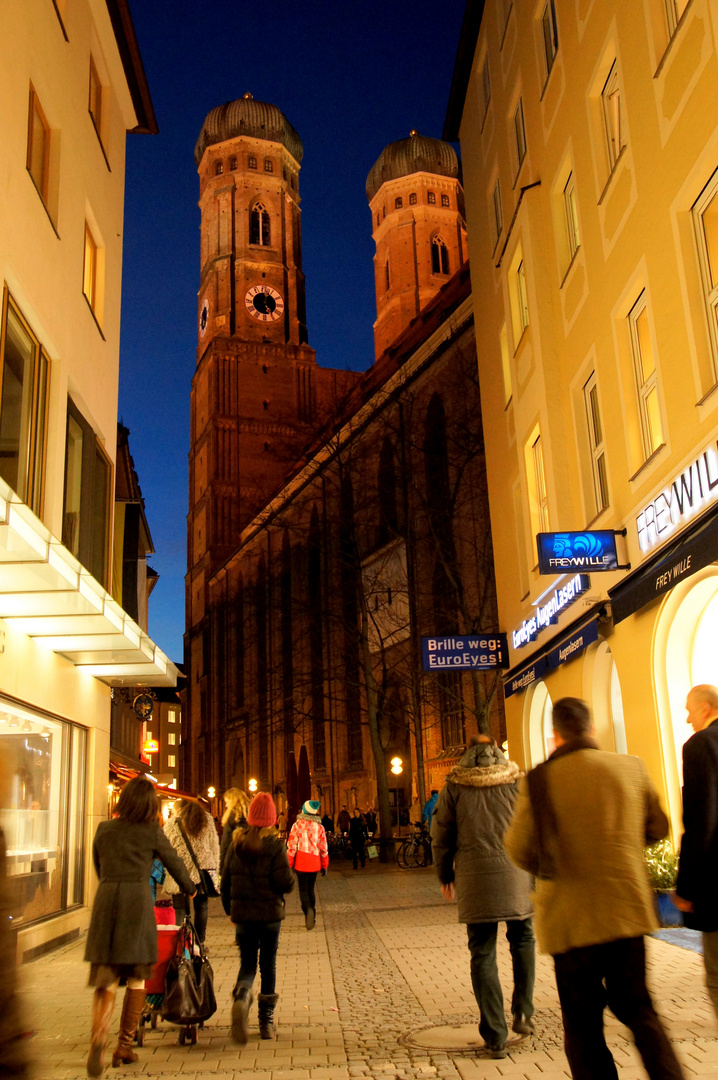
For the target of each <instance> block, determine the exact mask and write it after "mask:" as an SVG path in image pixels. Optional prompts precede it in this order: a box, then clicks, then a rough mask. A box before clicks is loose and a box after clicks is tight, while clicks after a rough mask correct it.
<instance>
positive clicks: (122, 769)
mask: <svg viewBox="0 0 718 1080" xmlns="http://www.w3.org/2000/svg"><path fill="white" fill-rule="evenodd" d="M110 772H111V773H114V774H115V776H116V777H117V779H118V780H124V781H125V783H126V782H127V781H128V780H134V779H135V777H136V776H144V777H145V778H146V779H147V780H149V781H150V782H151V783H153V784H154V785H155V787H156V789H157V794H158V795H167V796H168V797H169V798H170V799H192V800H193V801H196V799H197V796H196V795H192V794H191V793H190V792H189V791H180V790H179V788H173V787H169V786H168V785H167V784H158V783H157V781H156V780H155V778H154V776H153V775H152V773H147V772H143V771H142V764H141V762H139V761H138V762H137V767H136V768H134V769H130V768H128V767H127V766H126V765H123V764H121V762H119V761H116V760H115V759H114V758H113V759H111V760H110Z"/></svg>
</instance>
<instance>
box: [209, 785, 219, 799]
mask: <svg viewBox="0 0 718 1080" xmlns="http://www.w3.org/2000/svg"><path fill="white" fill-rule="evenodd" d="M216 794H217V792H216V790H215V788H213V787H208V788H207V796H208V798H210V799H213V798H214V797H215V795H216Z"/></svg>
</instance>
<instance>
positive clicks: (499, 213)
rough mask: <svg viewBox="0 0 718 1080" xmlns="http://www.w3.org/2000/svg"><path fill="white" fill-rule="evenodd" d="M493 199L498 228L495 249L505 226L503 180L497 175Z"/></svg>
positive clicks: (496, 226) (495, 224)
mask: <svg viewBox="0 0 718 1080" xmlns="http://www.w3.org/2000/svg"><path fill="white" fill-rule="evenodd" d="M491 200H492V202H493V207H494V229H495V230H496V238H495V240H494V249H495V248H496V245H497V244H498V242H499V240H500V239H501V233H502V231H503V228H504V208H503V204H502V202H501V180H500V178H499V177H498V176H497V177H496V183H495V184H494V190H493V192H492V193H491Z"/></svg>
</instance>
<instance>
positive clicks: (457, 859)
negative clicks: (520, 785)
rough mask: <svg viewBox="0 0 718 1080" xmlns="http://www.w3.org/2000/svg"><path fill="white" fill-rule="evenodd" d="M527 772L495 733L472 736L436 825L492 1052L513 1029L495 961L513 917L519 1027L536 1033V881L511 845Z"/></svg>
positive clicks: (440, 859) (438, 853) (435, 844)
mask: <svg viewBox="0 0 718 1080" xmlns="http://www.w3.org/2000/svg"><path fill="white" fill-rule="evenodd" d="M520 775H521V773H520V771H519V768H518V766H517V765H516V764H515V762H513V761H507V760H506V758H505V757H504V755H503V753H502V752H501V750H499V748H498V746H497V745H496V743H495V742H494V741H493V739H490V738H489V737H488V736H487V735H480V736H479V738H478V740H476V739H473V740H472V742H471V743H470V745H469V747H468V749H467V751H466V753H465V754H464V755H463V757H462V758H461V760H460V761H459V764H458V765H457V766H456V767H455V768H453V769H452V770H451V772H450V773H449V774H448V775H447V777H446V784H445V786H444V787H443V789H442V791H441V794H440V795H439V797H438V801H437V803H436V809H435V810H434V815H433V821H432V826H431V839H432V848H433V856H434V863H435V865H436V872H437V875H438V877H439V881H440V882H441V891H442V893H443V895H444V898H445V899H446V900H453V898H454V895H455V896H456V900H457V903H458V907H459V922H462V923H466V932H467V938H468V946H469V953H470V954H471V983H472V986H473V990H474V997H475V998H476V1004H477V1005H478V1006H479V1034H480V1035H481V1037H482V1038H483V1040H484V1043H485V1044H486V1054H487V1056H488V1057H490V1058H505V1057H506V1055H507V1050H506V1041H507V1039H508V1028H507V1025H506V1017H505V1015H504V998H503V994H502V991H501V983H500V981H499V972H498V968H497V965H496V939H497V934H498V925H499V923H500V922H505V923H506V937H507V940H508V943H509V949H510V950H511V962H512V966H513V976H514V989H513V995H512V998H511V1014H512V1017H513V1022H512V1028H513V1030H514V1032H516V1034H517V1035H518V1036H520V1037H523V1038H527V1037H528V1036H529V1035H531V1034H532V1033H533V1022H532V1019H531V1018H532V1016H533V1013H534V1006H533V988H534V981H535V976H536V958H535V946H534V934H533V926H532V919H531V916H532V914H533V907H532V905H531V900H530V892H531V879H530V877H529V875H528V874H527V873H525V872H524V871H523V870H519V869H517V868H516V867H515V866H513V865H512V864H511V862H510V861H509V859H508V856H507V855H506V852H505V851H504V833H505V832H506V829H507V827H508V824H509V822H510V820H511V816H512V814H513V810H514V805H515V802H516V795H517V787H516V785H517V781H518V779H519V776H520Z"/></svg>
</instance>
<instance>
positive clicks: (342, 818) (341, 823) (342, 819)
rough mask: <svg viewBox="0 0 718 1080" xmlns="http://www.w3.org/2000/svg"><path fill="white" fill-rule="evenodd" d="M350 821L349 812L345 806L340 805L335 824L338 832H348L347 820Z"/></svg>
mask: <svg viewBox="0 0 718 1080" xmlns="http://www.w3.org/2000/svg"><path fill="white" fill-rule="evenodd" d="M350 821H351V814H350V813H349V811H348V810H347V808H346V806H342V808H341V810H340V811H339V815H338V817H337V825H338V827H339V832H340V833H348V832H349V822H350Z"/></svg>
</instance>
